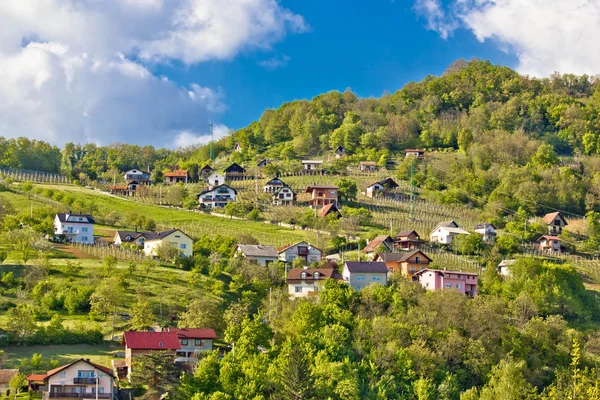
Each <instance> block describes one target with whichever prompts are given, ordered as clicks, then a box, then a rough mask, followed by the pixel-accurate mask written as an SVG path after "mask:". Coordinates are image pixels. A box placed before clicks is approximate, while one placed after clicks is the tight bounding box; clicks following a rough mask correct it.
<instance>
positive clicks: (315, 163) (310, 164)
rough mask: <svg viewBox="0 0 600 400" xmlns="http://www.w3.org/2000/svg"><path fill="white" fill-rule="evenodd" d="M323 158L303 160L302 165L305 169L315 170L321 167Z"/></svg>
mask: <svg viewBox="0 0 600 400" xmlns="http://www.w3.org/2000/svg"><path fill="white" fill-rule="evenodd" d="M322 164H323V161H322V160H302V167H303V169H304V170H305V171H314V170H316V169H319V168H321V165H322Z"/></svg>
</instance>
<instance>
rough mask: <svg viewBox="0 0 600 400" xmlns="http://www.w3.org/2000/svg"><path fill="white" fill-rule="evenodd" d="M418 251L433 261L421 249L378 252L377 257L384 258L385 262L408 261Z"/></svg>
mask: <svg viewBox="0 0 600 400" xmlns="http://www.w3.org/2000/svg"><path fill="white" fill-rule="evenodd" d="M417 253H421V254H422V255H423V257H425V258H426V259H428V260H429V261H432V260H431V258H429V256H427V254H425V253H423V252H422V251H420V250H414V251H409V252H406V253H377V259H378V260H383V261H385V262H402V261H406V260H408V259H409V258H411V257H412V256H414V255H415V254H417Z"/></svg>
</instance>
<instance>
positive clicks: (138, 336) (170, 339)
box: [123, 331, 180, 350]
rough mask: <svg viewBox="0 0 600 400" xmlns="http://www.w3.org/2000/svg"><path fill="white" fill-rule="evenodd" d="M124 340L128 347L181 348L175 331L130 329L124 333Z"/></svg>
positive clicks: (147, 348)
mask: <svg viewBox="0 0 600 400" xmlns="http://www.w3.org/2000/svg"><path fill="white" fill-rule="evenodd" d="M123 342H124V343H125V345H126V346H127V347H128V348H130V349H137V350H177V349H179V348H180V344H179V340H178V338H177V334H176V333H175V332H134V331H128V332H125V333H123ZM161 344H162V345H161Z"/></svg>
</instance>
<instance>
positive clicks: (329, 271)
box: [286, 268, 340, 283]
mask: <svg viewBox="0 0 600 400" xmlns="http://www.w3.org/2000/svg"><path fill="white" fill-rule="evenodd" d="M303 272H304V273H306V278H305V279H302V273H303ZM315 272H318V273H319V275H320V276H319V279H318V280H320V279H328V278H334V279H339V278H340V275H339V274H338V273H336V271H335V269H333V268H315V269H309V268H307V269H305V268H294V269H291V270H290V271H289V272H288V276H287V279H286V282H287V283H291V282H295V281H302V280H304V281H313V280H315V279H314V273H315Z"/></svg>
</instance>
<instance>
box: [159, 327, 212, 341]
mask: <svg viewBox="0 0 600 400" xmlns="http://www.w3.org/2000/svg"><path fill="white" fill-rule="evenodd" d="M165 332H173V333H176V334H177V337H179V338H184V339H185V338H187V339H216V338H217V334H216V333H215V331H214V329H210V328H165Z"/></svg>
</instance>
